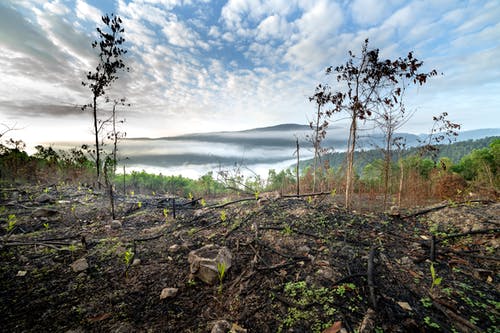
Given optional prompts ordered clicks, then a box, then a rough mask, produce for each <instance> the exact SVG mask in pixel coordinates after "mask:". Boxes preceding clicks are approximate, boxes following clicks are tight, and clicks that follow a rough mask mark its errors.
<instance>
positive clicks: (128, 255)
mask: <svg viewBox="0 0 500 333" xmlns="http://www.w3.org/2000/svg"><path fill="white" fill-rule="evenodd" d="M132 258H134V252H132V250H131V249H127V250H126V251H125V252H124V253H123V261H125V265H127V266H129V265H130V262H131V261H132Z"/></svg>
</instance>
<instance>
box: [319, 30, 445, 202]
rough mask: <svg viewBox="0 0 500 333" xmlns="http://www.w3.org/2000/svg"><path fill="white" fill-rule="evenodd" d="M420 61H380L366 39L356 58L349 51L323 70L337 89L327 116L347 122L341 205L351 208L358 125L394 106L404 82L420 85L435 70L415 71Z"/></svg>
mask: <svg viewBox="0 0 500 333" xmlns="http://www.w3.org/2000/svg"><path fill="white" fill-rule="evenodd" d="M422 65H423V62H422V61H420V60H418V59H416V58H415V57H414V56H413V53H412V52H410V53H408V55H407V56H406V57H405V58H401V57H400V58H397V59H396V60H390V59H387V60H381V59H380V58H379V50H378V49H371V50H370V49H368V39H366V40H365V42H364V44H363V47H362V49H361V55H360V56H356V55H355V54H354V53H353V52H352V51H349V59H348V60H347V62H346V63H345V64H343V65H340V66H337V67H333V66H330V67H328V68H327V69H326V74H327V75H335V78H336V81H337V83H338V84H339V88H340V89H339V90H338V91H337V92H334V93H332V95H331V102H332V104H333V107H332V109H331V110H329V111H328V114H329V115H330V116H331V115H333V114H334V113H337V112H346V113H347V114H348V118H349V120H350V127H349V137H348V141H347V154H346V155H347V170H346V189H345V205H346V207H347V208H350V207H351V204H352V194H353V185H354V151H355V150H356V144H357V134H358V122H359V121H362V120H366V119H369V118H371V117H372V115H373V114H374V112H375V110H379V109H381V108H382V107H391V108H392V107H395V106H396V105H398V104H399V102H398V101H399V98H400V97H401V93H402V91H403V87H404V84H405V83H407V82H410V83H413V84H419V85H423V84H424V83H425V82H426V81H427V79H428V78H429V77H431V76H434V75H437V72H436V70H432V71H430V72H428V73H422V72H419V70H420V69H421V67H422Z"/></svg>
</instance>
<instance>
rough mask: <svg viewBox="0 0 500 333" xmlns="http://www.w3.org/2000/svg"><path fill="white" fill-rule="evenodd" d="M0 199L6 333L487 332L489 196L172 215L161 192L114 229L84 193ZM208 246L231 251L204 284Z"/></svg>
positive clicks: (491, 233)
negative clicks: (360, 207)
mask: <svg viewBox="0 0 500 333" xmlns="http://www.w3.org/2000/svg"><path fill="white" fill-rule="evenodd" d="M0 192H1V193H0V196H1V203H0V210H1V215H0V218H1V220H2V221H1V230H0V237H1V238H0V313H1V316H0V330H1V331H3V332H43V331H55V332H210V331H211V330H212V329H213V327H214V325H215V326H217V325H218V326H220V327H222V326H223V325H220V323H221V322H220V321H221V320H225V321H227V323H226V324H227V325H229V326H227V327H228V331H229V329H232V330H233V332H244V331H245V330H246V331H247V332H330V333H332V332H341V331H342V330H343V331H344V332H355V331H357V332H482V331H484V332H499V328H498V327H499V326H500V319H499V318H500V316H499V312H500V294H499V281H500V276H499V263H500V259H499V258H500V257H499V251H500V250H499V246H500V241H499V234H500V220H499V216H500V204H499V203H498V202H491V201H490V202H487V201H485V202H465V203H453V202H447V203H444V204H441V205H436V206H434V207H430V208H429V209H425V210H424V209H422V210H414V211H413V212H401V213H400V214H397V215H388V214H384V213H356V212H348V211H345V210H344V209H342V208H341V207H339V206H338V205H336V204H335V203H334V200H333V199H332V197H331V196H326V195H325V196H317V197H300V198H273V199H260V200H247V201H240V202H236V203H232V204H227V205H222V204H221V202H220V201H218V202H212V203H211V202H208V204H207V205H206V206H201V205H200V201H192V202H190V201H189V200H181V199H180V198H177V200H176V201H175V214H176V216H175V218H174V217H173V207H174V206H173V200H172V198H167V197H165V196H144V195H133V194H128V195H125V196H124V195H121V196H118V197H117V220H115V221H112V219H111V218H110V212H109V209H108V199H107V197H106V196H105V194H103V193H99V192H96V191H93V190H91V189H87V188H83V187H78V188H77V187H74V186H52V187H48V188H43V187H34V186H29V187H18V188H3V189H1V190H0ZM207 244H215V245H218V246H224V247H226V248H227V249H229V251H230V252H231V254H232V265H231V267H229V268H228V269H227V271H226V272H225V274H224V276H223V277H222V279H221V281H220V282H217V283H215V284H213V285H208V284H206V283H204V282H203V281H201V280H199V279H197V278H196V277H194V276H192V275H191V272H190V266H189V263H188V254H189V253H190V252H191V251H193V250H196V249H199V248H201V247H203V246H204V245H207ZM219 273H220V272H219ZM164 288H176V289H177V290H176V293H173V294H172V295H171V296H169V297H167V298H164V299H161V298H160V295H161V293H162V290H163V289H164ZM214 331H215V329H214Z"/></svg>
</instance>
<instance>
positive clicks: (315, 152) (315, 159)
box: [313, 105, 321, 193]
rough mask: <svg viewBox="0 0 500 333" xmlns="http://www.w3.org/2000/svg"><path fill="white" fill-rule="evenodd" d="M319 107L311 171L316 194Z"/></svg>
mask: <svg viewBox="0 0 500 333" xmlns="http://www.w3.org/2000/svg"><path fill="white" fill-rule="evenodd" d="M320 108H321V107H320V105H318V112H317V115H318V117H317V119H316V130H315V136H314V143H313V145H314V169H313V193H314V192H316V171H317V169H318V159H319V117H320V113H319V112H320Z"/></svg>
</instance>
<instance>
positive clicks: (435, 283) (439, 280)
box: [430, 263, 443, 291]
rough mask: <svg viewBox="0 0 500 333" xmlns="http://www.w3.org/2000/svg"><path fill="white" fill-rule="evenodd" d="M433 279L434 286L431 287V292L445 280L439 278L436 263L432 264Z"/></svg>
mask: <svg viewBox="0 0 500 333" xmlns="http://www.w3.org/2000/svg"><path fill="white" fill-rule="evenodd" d="M431 277H432V285H431V289H430V290H431V291H432V289H433V288H434V287H437V286H439V285H440V284H441V281H442V280H443V278H442V277H438V276H437V274H436V269H435V268H434V263H431Z"/></svg>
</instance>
